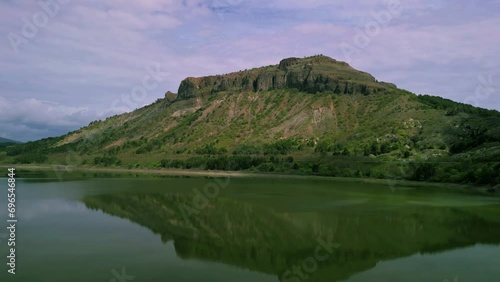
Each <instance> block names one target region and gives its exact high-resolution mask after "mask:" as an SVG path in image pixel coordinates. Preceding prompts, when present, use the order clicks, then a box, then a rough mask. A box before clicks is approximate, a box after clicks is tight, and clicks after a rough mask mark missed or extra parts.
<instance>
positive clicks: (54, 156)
mask: <svg viewBox="0 0 500 282" xmlns="http://www.w3.org/2000/svg"><path fill="white" fill-rule="evenodd" d="M4 151H5V152H4V153H1V152H0V162H3V163H33V162H38V163H51V164H62V165H74V166H118V167H128V168H137V167H142V168H183V169H210V170H214V169H215V170H247V171H260V172H278V173H293V174H316V175H328V176H349V177H378V178H405V179H412V180H427V181H446V182H464V183H474V184H480V185H484V184H488V185H492V186H494V185H496V184H498V183H499V182H500V178H499V175H500V173H499V172H500V163H499V161H498V160H500V113H499V112H497V111H492V110H485V109H480V108H476V107H473V106H470V105H466V104H462V103H457V102H453V101H451V100H447V99H443V98H439V97H433V96H428V95H415V94H413V93H410V92H408V91H405V90H402V89H398V88H397V87H396V86H395V85H394V84H391V83H385V82H379V81H377V80H376V79H375V78H374V77H373V76H371V75H370V74H368V73H365V72H362V71H358V70H356V69H354V68H352V67H351V66H349V65H348V64H347V63H344V62H339V61H336V60H334V59H332V58H329V57H326V56H322V55H319V56H313V57H308V58H301V59H299V58H288V59H284V60H282V61H281V62H280V63H279V64H277V65H272V66H267V67H261V68H254V69H251V70H243V71H238V72H234V73H229V74H224V75H216V76H207V77H199V78H192V77H190V78H186V79H185V80H183V81H182V82H181V83H180V86H179V89H178V93H177V94H175V93H172V92H170V91H169V92H167V93H166V94H165V97H164V98H161V99H158V100H157V101H156V102H155V103H153V104H151V105H148V106H145V107H143V108H140V109H137V110H135V111H133V112H130V113H125V114H121V115H116V116H113V117H110V118H107V119H106V120H104V121H95V122H92V123H90V124H89V125H88V126H86V127H83V128H81V129H80V130H77V131H74V132H70V133H68V134H66V135H64V136H60V137H55V138H47V139H43V140H40V141H36V142H29V143H27V144H23V145H17V146H12V147H8V148H7V149H4Z"/></svg>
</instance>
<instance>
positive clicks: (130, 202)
mask: <svg viewBox="0 0 500 282" xmlns="http://www.w3.org/2000/svg"><path fill="white" fill-rule="evenodd" d="M84 202H85V204H86V205H87V207H88V208H91V209H99V210H102V211H104V212H106V213H108V214H111V215H115V216H119V217H122V218H126V219H129V220H131V221H133V222H135V223H138V224H140V225H143V226H145V227H147V228H149V229H150V230H152V231H153V232H154V233H157V234H160V235H161V237H162V241H164V242H167V241H169V240H173V241H174V245H175V249H176V252H177V254H178V255H179V256H180V257H183V258H196V259H202V260H210V261H218V262H222V263H226V264H232V265H236V266H239V267H243V268H246V269H251V270H255V271H259V272H265V273H269V274H276V275H278V276H279V277H280V278H281V274H282V273H283V272H284V271H285V270H287V269H289V268H290V267H291V266H292V265H294V264H300V263H301V262H302V260H303V259H305V258H307V257H309V256H311V255H312V254H313V252H314V249H315V248H316V246H317V245H318V244H317V242H316V238H318V237H322V238H326V237H327V236H329V235H333V238H334V241H335V242H338V243H340V244H341V247H340V248H339V249H337V250H336V251H335V252H334V253H333V255H332V256H331V257H330V258H329V259H328V260H327V261H326V262H324V263H323V264H321V265H320V268H319V269H318V271H316V272H314V273H313V275H312V276H311V277H310V278H309V279H308V281H339V280H343V279H346V278H347V277H349V276H351V275H353V274H355V273H358V272H362V271H365V270H368V269H370V268H372V267H373V266H375V264H376V263H377V262H378V261H381V260H388V259H394V258H398V257H404V256H409V255H412V254H414V253H417V252H438V251H443V250H450V249H453V248H457V247H462V246H468V245H472V244H475V243H493V244H496V243H499V241H500V236H499V235H500V217H498V211H497V208H496V209H495V207H494V206H493V207H469V208H434V207H427V208H415V207H414V206H413V207H409V208H400V209H393V210H391V211H389V210H378V211H370V212H367V213H363V212H362V211H361V210H359V211H356V210H353V209H349V210H351V212H348V211H344V210H342V213H339V212H322V213H307V214H300V213H297V214H279V213H275V212H272V211H270V210H267V209H264V208H262V207H257V206H252V205H249V204H245V203H241V202H237V201H235V200H231V199H226V198H222V197H218V198H216V199H215V200H213V201H211V202H210V205H209V206H208V207H206V208H204V209H202V210H201V211H200V212H199V213H197V214H193V215H191V216H189V217H188V220H186V219H185V218H184V217H183V215H182V212H181V209H180V208H179V207H180V206H182V205H186V206H189V207H193V200H192V198H190V197H188V196H187V195H179V194H132V195H131V194H122V195H104V196H92V197H87V198H86V199H85V200H84ZM361 207H362V206H360V208H361Z"/></svg>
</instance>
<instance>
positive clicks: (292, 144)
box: [264, 138, 298, 155]
mask: <svg viewBox="0 0 500 282" xmlns="http://www.w3.org/2000/svg"><path fill="white" fill-rule="evenodd" d="M297 145H298V143H297V141H296V140H293V139H289V138H288V139H283V140H280V141H277V142H275V143H272V144H267V145H264V154H265V155H279V154H281V155H286V154H288V153H290V152H292V151H295V150H296V149H297Z"/></svg>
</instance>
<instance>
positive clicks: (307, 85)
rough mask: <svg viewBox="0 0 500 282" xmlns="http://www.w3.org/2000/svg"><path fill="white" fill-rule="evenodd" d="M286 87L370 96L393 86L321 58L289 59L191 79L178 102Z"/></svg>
mask: <svg viewBox="0 0 500 282" xmlns="http://www.w3.org/2000/svg"><path fill="white" fill-rule="evenodd" d="M285 88H291V89H298V90H300V91H303V92H308V93H313V94H314V93H318V92H327V91H329V92H333V93H337V94H364V95H370V94H374V93H377V92H380V91H384V90H386V89H387V88H393V86H392V85H390V84H387V83H379V82H377V81H376V80H375V78H374V77H373V76H371V75H370V74H368V73H365V72H361V71H358V70H355V69H353V68H352V67H351V66H349V65H348V64H347V63H345V62H339V61H336V60H334V59H332V58H329V57H326V56H322V55H320V56H313V57H308V58H304V59H299V58H287V59H283V60H282V61H281V62H280V63H279V64H278V65H273V66H268V67H262V68H257V69H252V70H245V71H239V72H235V73H230V74H226V75H216V76H206V77H199V78H194V77H189V78H186V79H185V80H183V81H182V82H181V85H180V86H179V91H178V99H190V98H194V97H204V96H207V95H210V94H214V93H218V92H223V91H228V92H244V91H253V92H259V91H268V90H273V89H285Z"/></svg>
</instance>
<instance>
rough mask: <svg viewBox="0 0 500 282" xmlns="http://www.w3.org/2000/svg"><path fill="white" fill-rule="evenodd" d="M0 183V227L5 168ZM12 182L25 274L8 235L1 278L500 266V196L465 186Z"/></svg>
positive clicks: (393, 276)
mask: <svg viewBox="0 0 500 282" xmlns="http://www.w3.org/2000/svg"><path fill="white" fill-rule="evenodd" d="M0 183H4V184H0V185H3V186H5V189H2V190H3V191H4V192H1V195H0V201H1V203H2V204H1V207H2V208H1V210H0V218H1V222H0V224H1V225H2V229H1V231H0V235H1V234H2V233H3V234H6V232H5V230H6V229H5V227H6V226H7V223H6V216H7V211H6V208H4V207H5V203H6V195H7V192H6V189H7V188H6V184H5V183H6V179H5V178H2V179H0ZM17 185H18V186H17V199H18V220H19V222H18V223H17V230H16V231H17V237H16V240H17V245H16V246H17V249H16V251H17V253H16V258H17V261H16V263H17V264H16V275H11V274H8V273H7V266H6V262H7V258H6V256H7V255H8V253H7V242H6V241H5V238H0V240H2V242H1V243H0V246H1V258H0V261H1V264H2V269H1V272H0V281H26V282H31V281H36V282H58V281H61V282H69V281H71V282H78V281H82V282H90V281H102V282H107V281H111V282H112V281H114V282H124V281H137V282H139V281H154V282H156V281H349V282H362V281H406V282H409V281H410V282H411V281H436V282H443V281H447V280H448V281H450V282H452V281H460V282H462V281H474V282H481V281H495V282H496V281H499V277H500V265H499V264H500V247H499V243H500V198H498V197H492V196H488V195H482V194H472V193H470V192H467V191H463V190H456V189H455V190H453V189H436V187H426V186H414V187H404V186H396V187H394V186H389V185H387V184H385V183H381V184H373V183H363V182H358V181H348V180H331V179H285V178H282V179H272V178H238V179H236V178H233V179H225V180H220V179H219V180H215V179H210V178H182V177H176V178H175V177H171V178H168V177H163V178H154V177H131V176H126V177H125V176H124V177H107V178H94V177H92V178H90V177H89V178H81V177H80V178H75V179H73V180H68V179H66V181H62V182H60V181H58V180H57V179H28V178H20V179H17ZM443 188H444V187H443ZM193 189H195V190H196V191H198V192H193ZM320 242H323V243H320ZM325 244H326V245H325ZM325 246H326V247H325ZM317 255H318V256H317ZM319 256H320V257H321V259H319V258H318V257H319ZM122 271H124V273H125V274H126V276H124V277H122V276H121V273H122Z"/></svg>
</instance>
